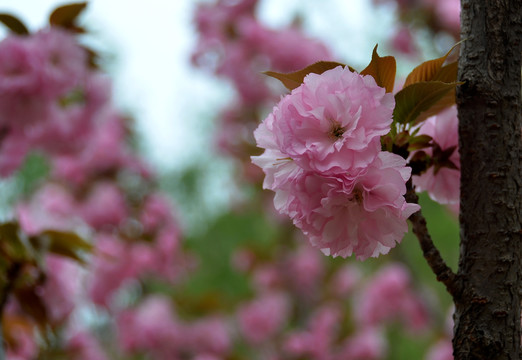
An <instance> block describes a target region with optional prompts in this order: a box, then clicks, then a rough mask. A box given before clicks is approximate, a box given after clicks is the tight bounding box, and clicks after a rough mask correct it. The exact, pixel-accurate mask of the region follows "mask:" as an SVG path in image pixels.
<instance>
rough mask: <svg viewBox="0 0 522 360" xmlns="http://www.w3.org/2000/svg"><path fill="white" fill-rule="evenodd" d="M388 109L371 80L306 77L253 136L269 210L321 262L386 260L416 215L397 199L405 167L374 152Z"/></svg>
mask: <svg viewBox="0 0 522 360" xmlns="http://www.w3.org/2000/svg"><path fill="white" fill-rule="evenodd" d="M393 107H394V100H393V96H392V95H391V94H389V93H386V92H385V90H384V89H383V88H381V87H379V86H377V84H376V83H375V80H374V79H373V77H371V76H361V75H359V74H358V73H355V72H352V71H350V70H349V69H348V68H343V67H341V66H339V67H337V68H335V69H332V70H328V71H326V72H324V73H323V74H321V75H317V74H313V73H312V74H308V75H307V76H306V77H305V79H304V83H303V84H302V85H301V86H299V87H298V88H296V89H294V90H293V91H292V93H291V94H290V95H287V96H285V97H283V98H282V99H281V101H280V102H279V104H278V105H277V106H276V107H275V108H274V110H273V112H272V113H271V114H270V115H269V116H268V117H267V118H266V119H265V120H264V121H263V122H262V123H261V124H260V125H259V127H258V128H257V129H256V131H255V132H254V136H255V138H256V140H257V144H258V146H259V147H261V148H263V149H265V151H264V153H263V154H262V155H260V156H255V157H252V160H253V162H254V163H255V164H256V165H258V166H259V167H261V168H262V169H263V171H264V173H265V180H264V183H263V187H264V188H265V189H270V190H273V191H275V193H276V195H275V198H274V204H275V207H276V209H277V210H278V211H279V212H281V213H283V214H287V215H288V216H289V217H290V218H291V219H292V220H293V222H294V224H295V225H296V226H297V227H298V228H300V229H301V230H302V231H303V233H304V234H305V235H307V237H308V238H309V240H310V242H311V243H312V245H314V246H315V247H317V248H320V249H321V250H322V251H323V252H324V253H325V254H327V255H333V256H342V257H347V256H350V255H352V254H355V255H356V256H357V258H358V259H360V260H364V259H367V258H368V257H376V256H378V255H379V254H386V253H388V251H389V250H390V249H391V248H393V247H395V244H396V243H397V242H400V241H401V239H402V237H403V235H404V233H405V232H407V230H408V226H407V224H406V219H407V218H408V217H409V216H410V215H411V214H412V213H414V212H415V211H417V210H418V209H419V206H418V205H415V204H409V203H406V201H405V199H404V194H405V193H406V186H405V183H406V181H407V180H408V179H409V178H410V173H411V169H410V168H409V167H406V161H405V160H404V159H403V158H401V157H400V156H398V155H395V154H392V153H389V152H383V151H380V149H381V142H380V137H381V136H382V135H385V134H387V133H388V132H389V131H390V124H391V122H392V119H391V115H392V111H393Z"/></svg>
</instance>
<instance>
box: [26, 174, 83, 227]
mask: <svg viewBox="0 0 522 360" xmlns="http://www.w3.org/2000/svg"><path fill="white" fill-rule="evenodd" d="M16 215H17V218H18V220H19V222H20V226H21V227H22V229H23V230H24V231H25V232H26V233H27V234H29V235H34V234H38V233H40V232H42V231H44V230H50V229H53V230H63V231H72V230H73V229H74V228H75V226H79V225H82V224H83V221H81V220H80V217H79V216H78V205H77V203H76V200H75V199H74V198H73V197H72V195H71V194H70V193H69V192H68V191H67V189H66V188H64V187H62V186H60V185H58V184H53V183H47V184H46V185H44V186H43V187H41V188H40V189H38V191H37V192H36V193H35V194H33V196H32V198H31V199H30V202H21V203H19V204H18V205H17V206H16Z"/></svg>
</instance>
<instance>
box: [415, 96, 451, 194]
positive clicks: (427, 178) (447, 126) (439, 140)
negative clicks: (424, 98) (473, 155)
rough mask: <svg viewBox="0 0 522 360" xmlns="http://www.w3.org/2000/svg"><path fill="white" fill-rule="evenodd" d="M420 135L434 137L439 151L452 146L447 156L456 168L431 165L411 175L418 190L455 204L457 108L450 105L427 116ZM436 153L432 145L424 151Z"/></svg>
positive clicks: (430, 153)
mask: <svg viewBox="0 0 522 360" xmlns="http://www.w3.org/2000/svg"><path fill="white" fill-rule="evenodd" d="M419 134H426V135H429V136H431V137H432V138H433V142H434V143H435V144H436V145H437V146H438V148H439V149H440V151H439V153H441V152H444V151H448V150H449V149H451V148H454V150H453V151H452V153H451V155H450V156H449V158H448V159H444V160H449V161H450V162H451V163H452V164H453V165H454V166H455V167H456V168H457V169H453V168H449V167H445V166H442V167H440V168H437V169H435V167H436V166H431V167H430V168H429V169H428V170H427V171H426V172H425V173H423V174H421V175H420V176H413V184H414V185H415V187H416V188H417V190H418V191H427V192H428V194H429V196H430V197H431V198H432V199H433V200H435V201H437V202H439V203H441V204H454V203H458V201H459V198H460V155H459V150H458V145H459V139H458V118H457V108H456V107H455V106H453V107H450V108H448V109H446V110H444V111H442V112H440V113H439V114H438V115H436V116H433V117H430V118H428V119H427V120H426V121H425V122H424V123H423V124H422V126H421V128H420V131H419ZM424 151H425V152H426V153H427V154H428V155H431V156H435V155H436V154H434V152H433V150H432V149H431V148H428V149H425V150H424Z"/></svg>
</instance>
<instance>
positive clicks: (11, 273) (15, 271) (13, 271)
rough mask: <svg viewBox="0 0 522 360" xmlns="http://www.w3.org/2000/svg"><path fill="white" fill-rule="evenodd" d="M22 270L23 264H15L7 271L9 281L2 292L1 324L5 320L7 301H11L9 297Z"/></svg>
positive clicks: (0, 297)
mask: <svg viewBox="0 0 522 360" xmlns="http://www.w3.org/2000/svg"><path fill="white" fill-rule="evenodd" d="M21 270H22V263H20V262H13V263H12V264H11V266H10V267H9V269H8V270H7V281H6V283H5V285H4V286H3V288H2V289H1V290H0V323H1V321H2V320H3V315H4V310H5V306H6V304H7V300H8V299H9V295H11V293H12V291H13V289H14V285H15V281H16V279H18V275H19V274H20V271H21Z"/></svg>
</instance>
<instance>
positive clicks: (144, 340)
mask: <svg viewBox="0 0 522 360" xmlns="http://www.w3.org/2000/svg"><path fill="white" fill-rule="evenodd" d="M117 325H118V340H119V344H120V347H121V348H122V349H123V350H124V351H126V352H134V351H144V350H146V351H150V352H151V353H155V354H164V356H165V357H159V358H161V359H167V358H171V357H169V356H168V354H170V355H172V354H174V353H175V352H174V351H175V350H176V349H177V347H178V346H179V345H180V344H179V343H180V340H182V335H183V330H182V328H181V325H180V324H178V322H177V320H176V318H175V315H174V312H173V309H172V307H171V304H170V302H169V300H168V299H167V298H165V297H161V296H150V297H148V298H146V299H145V300H144V301H143V302H142V303H141V304H140V305H139V307H137V308H136V309H127V310H125V311H123V312H122V313H120V314H119V316H118V318H117Z"/></svg>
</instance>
